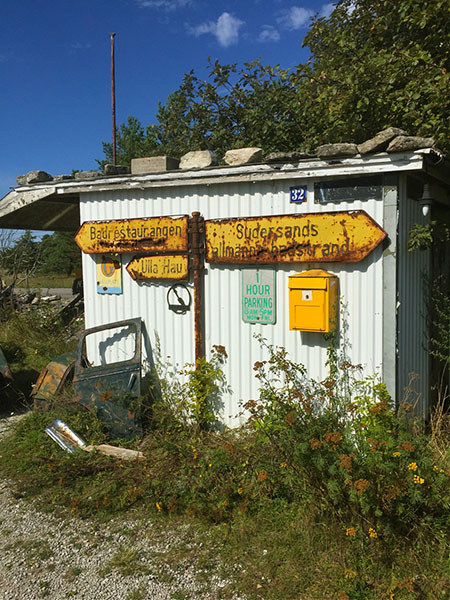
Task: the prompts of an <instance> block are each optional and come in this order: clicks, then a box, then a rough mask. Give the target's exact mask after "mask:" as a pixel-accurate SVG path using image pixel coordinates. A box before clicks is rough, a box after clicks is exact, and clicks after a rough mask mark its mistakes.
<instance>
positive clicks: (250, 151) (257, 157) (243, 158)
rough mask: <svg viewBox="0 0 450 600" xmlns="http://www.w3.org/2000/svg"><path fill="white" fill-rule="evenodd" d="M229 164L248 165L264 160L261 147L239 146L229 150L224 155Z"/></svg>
mask: <svg viewBox="0 0 450 600" xmlns="http://www.w3.org/2000/svg"><path fill="white" fill-rule="evenodd" d="M224 161H225V162H226V163H227V165H248V164H250V163H257V162H261V161H262V149H261V148H239V149H237V150H227V152H226V153H225V156H224Z"/></svg>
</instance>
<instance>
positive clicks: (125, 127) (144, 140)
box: [97, 115, 157, 168]
mask: <svg viewBox="0 0 450 600" xmlns="http://www.w3.org/2000/svg"><path fill="white" fill-rule="evenodd" d="M156 148H157V143H156V141H155V139H154V136H153V133H152V128H151V127H148V128H147V129H146V130H145V129H144V128H143V127H142V125H141V123H140V122H139V120H138V119H136V117H133V116H131V115H130V116H129V117H128V119H127V122H126V123H121V125H120V126H119V128H118V130H117V132H116V162H117V164H119V165H129V164H130V162H131V159H132V158H139V157H141V156H151V155H152V154H153V153H154V151H155V150H156ZM103 153H104V155H105V159H104V160H101V161H97V162H98V164H99V166H100V167H101V168H103V165H104V164H106V163H110V164H112V162H113V156H112V155H113V150H112V144H111V143H109V142H103Z"/></svg>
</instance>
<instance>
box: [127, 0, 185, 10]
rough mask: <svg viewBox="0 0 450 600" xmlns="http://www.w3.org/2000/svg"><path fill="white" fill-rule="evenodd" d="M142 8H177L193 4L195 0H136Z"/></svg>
mask: <svg viewBox="0 0 450 600" xmlns="http://www.w3.org/2000/svg"><path fill="white" fill-rule="evenodd" d="M136 3H137V5H138V6H140V7H141V8H161V9H163V10H176V9H177V8H184V7H186V6H192V4H193V0H136Z"/></svg>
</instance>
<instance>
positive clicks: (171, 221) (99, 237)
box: [75, 216, 188, 254]
mask: <svg viewBox="0 0 450 600" xmlns="http://www.w3.org/2000/svg"><path fill="white" fill-rule="evenodd" d="M75 241H76V243H77V244H78V246H79V247H80V249H81V250H82V251H83V252H85V253H86V254H102V253H109V254H123V253H125V252H180V251H181V252H182V251H186V250H187V248H188V218H187V217H186V216H183V217H149V218H146V219H121V220H118V221H86V222H84V223H83V224H82V225H81V227H80V229H79V230H78V232H77V234H76V236H75Z"/></svg>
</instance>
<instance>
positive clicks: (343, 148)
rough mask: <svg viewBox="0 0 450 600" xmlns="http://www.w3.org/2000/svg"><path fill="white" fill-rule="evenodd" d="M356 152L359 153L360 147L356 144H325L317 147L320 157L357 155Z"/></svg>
mask: <svg viewBox="0 0 450 600" xmlns="http://www.w3.org/2000/svg"><path fill="white" fill-rule="evenodd" d="M356 154H358V147H357V145H356V144H348V143H342V144H324V145H323V146H319V147H318V148H317V156H318V157H319V158H337V157H338V156H339V157H344V156H356Z"/></svg>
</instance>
